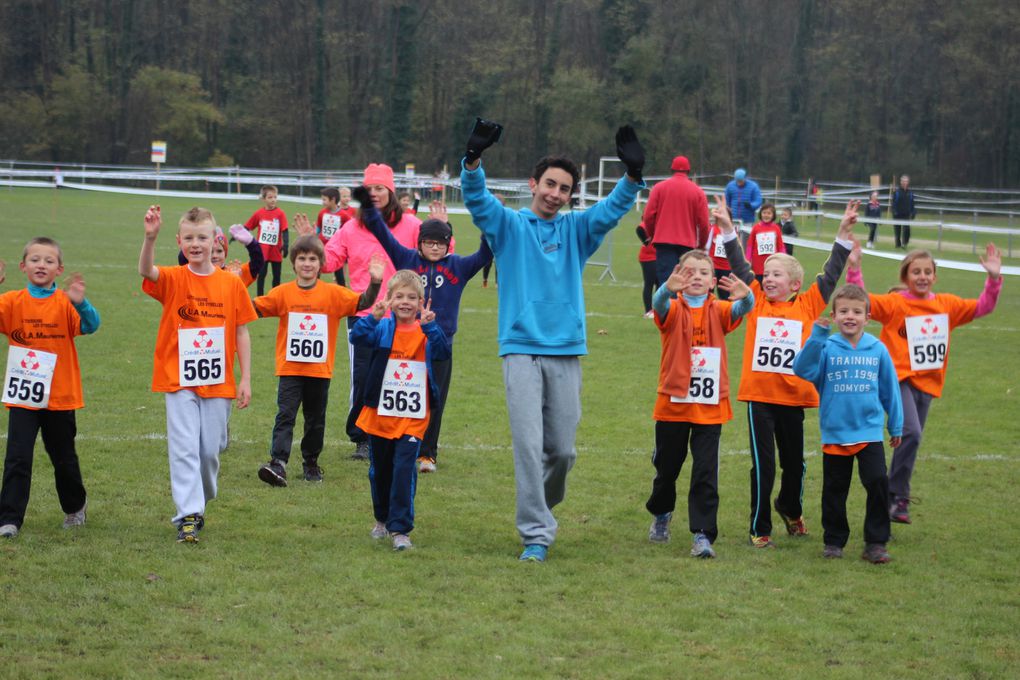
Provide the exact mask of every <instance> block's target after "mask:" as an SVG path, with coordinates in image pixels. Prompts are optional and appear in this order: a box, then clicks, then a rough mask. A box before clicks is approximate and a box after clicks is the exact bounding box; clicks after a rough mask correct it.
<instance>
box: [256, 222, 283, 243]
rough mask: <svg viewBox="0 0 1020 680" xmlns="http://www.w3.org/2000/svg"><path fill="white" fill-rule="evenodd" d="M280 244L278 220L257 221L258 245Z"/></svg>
mask: <svg viewBox="0 0 1020 680" xmlns="http://www.w3.org/2000/svg"><path fill="white" fill-rule="evenodd" d="M279 242H280V220H277V219H272V220H259V243H261V244H262V245H264V246H275V245H277V244H278V243H279Z"/></svg>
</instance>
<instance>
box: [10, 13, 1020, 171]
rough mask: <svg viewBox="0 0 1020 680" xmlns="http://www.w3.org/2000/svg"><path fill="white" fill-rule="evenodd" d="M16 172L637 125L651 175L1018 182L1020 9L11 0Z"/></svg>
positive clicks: (514, 154)
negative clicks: (493, 128) (739, 170)
mask: <svg viewBox="0 0 1020 680" xmlns="http://www.w3.org/2000/svg"><path fill="white" fill-rule="evenodd" d="M0 78H2V80H3V82H4V85H5V90H6V91H5V95H4V97H3V98H2V100H0V131H2V134H0V158H10V159H20V160H39V161H45V162H54V163H61V162H63V163H70V162H89V163H148V156H149V145H150V142H151V141H152V140H154V139H165V140H167V141H168V142H169V154H170V156H169V159H168V160H169V162H170V163H171V164H172V165H178V166H195V165H213V166H224V165H232V164H235V163H236V164H240V165H243V166H254V167H275V168H295V167H301V168H360V167H362V166H364V165H365V164H366V163H368V162H380V161H381V162H387V163H390V164H393V165H394V166H396V167H401V168H402V167H403V164H404V163H414V164H415V165H416V169H417V171H418V172H419V173H424V174H429V173H431V172H433V171H434V170H436V169H438V168H440V167H442V166H443V165H444V164H445V165H449V166H451V168H453V167H455V166H456V163H457V161H458V159H459V158H460V156H461V154H462V152H463V143H464V140H465V139H466V134H467V131H468V128H469V126H470V124H471V122H472V121H473V120H474V117H475V116H476V115H480V116H484V117H487V118H490V119H493V120H497V121H499V122H501V123H503V124H504V125H505V126H506V135H505V136H504V141H505V142H506V143H505V144H504V145H501V149H500V153H499V154H493V155H492V157H491V158H488V157H487V161H486V163H487V165H488V167H489V171H490V174H494V175H498V176H524V175H525V174H526V173H527V172H528V171H529V170H530V167H531V164H532V163H533V162H534V160H535V159H536V158H537V157H539V156H541V155H544V154H546V153H549V152H562V153H567V154H569V155H571V156H573V157H574V158H575V159H577V160H579V161H581V162H587V163H589V164H592V163H595V162H597V159H598V156H600V155H602V154H604V153H606V152H607V151H608V150H609V148H610V146H611V140H612V134H613V131H614V130H615V129H616V127H617V126H618V125H619V124H622V123H627V122H629V123H632V124H634V125H635V126H636V127H637V129H638V131H639V134H640V136H641V138H642V140H643V142H644V143H645V146H646V148H647V150H648V154H649V164H648V172H649V174H665V173H666V172H667V168H668V166H669V159H670V158H672V156H673V155H675V154H677V153H684V154H686V155H688V156H689V157H690V158H691V159H692V162H693V164H694V170H695V171H696V172H699V173H702V174H713V173H721V172H731V171H732V169H733V168H735V167H736V166H738V165H743V166H746V167H748V168H749V169H750V170H751V172H752V174H753V175H756V176H760V177H771V176H774V175H780V176H783V177H789V178H794V177H807V176H809V175H813V176H815V177H821V178H826V179H847V180H856V181H862V180H864V179H866V178H867V176H868V175H870V174H872V173H882V174H883V177H884V178H890V177H891V176H892V175H893V174H897V173H901V172H908V173H910V174H911V175H912V176H913V178H914V182H915V184H917V183H922V184H923V183H928V184H948V185H966V186H989V187H1009V186H1016V185H1018V184H1020V4H1018V3H1016V2H1011V1H1009V0H970V1H968V2H945V1H939V0H936V1H932V0H897V1H895V2H887V1H886V0H856V1H851V0H832V1H830V2H816V1H813V0H776V1H771V2H764V1H762V2H758V1H754V0H731V1H729V2H723V3H719V2H699V1H696V0H669V1H652V0H563V1H560V2H547V1H546V0H500V1H499V2H491V1H490V2H469V3H464V2H461V1H459V0H419V1H417V2H406V1H400V0H382V1H380V2H371V3H370V2H363V1H357V0H338V1H327V0H294V1H288V2H264V1H259V0H205V1H201V2H200V1H188V0H144V1H143V0H59V1H58V0H5V1H4V2H2V3H0Z"/></svg>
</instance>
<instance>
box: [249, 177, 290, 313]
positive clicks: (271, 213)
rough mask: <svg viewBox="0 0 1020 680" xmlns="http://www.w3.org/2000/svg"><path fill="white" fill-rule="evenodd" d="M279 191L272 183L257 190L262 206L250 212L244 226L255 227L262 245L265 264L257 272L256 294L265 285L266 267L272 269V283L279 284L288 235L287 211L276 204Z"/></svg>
mask: <svg viewBox="0 0 1020 680" xmlns="http://www.w3.org/2000/svg"><path fill="white" fill-rule="evenodd" d="M279 193H280V192H279V191H277V189H276V187H274V186H273V185H272V184H266V185H265V186H263V187H262V189H261V190H259V198H260V199H261V200H262V207H261V208H259V209H258V210H256V211H255V212H254V213H252V216H251V217H249V218H248V221H247V222H245V223H244V226H245V228H246V229H248V230H249V231H251V230H253V229H257V230H258V231H257V232H256V235H255V240H256V241H258V243H259V244H260V245H261V246H262V255H263V259H264V260H265V262H266V266H264V267H263V268H262V271H260V272H259V279H258V281H259V283H258V287H257V290H258V294H259V295H262V293H263V292H264V291H265V287H266V271H267V267H272V269H273V285H272V288H276V287H277V286H279V285H280V271H281V269H282V267H283V264H282V263H283V258H285V257H287V252H288V242H289V238H290V237H289V236H288V235H287V213H285V212H283V210H282V209H281V208H279V207H278V206H277V205H276V201H277V200H278V198H279Z"/></svg>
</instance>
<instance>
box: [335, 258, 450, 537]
mask: <svg viewBox="0 0 1020 680" xmlns="http://www.w3.org/2000/svg"><path fill="white" fill-rule="evenodd" d="M387 310H389V311H390V312H391V316H388V317H387V316H384V315H385V314H386V311H387ZM419 314H420V315H421V320H420V321H419V320H418V318H417V317H418V315H419ZM435 319H436V315H435V312H433V311H432V309H431V306H430V305H428V304H426V303H425V302H424V287H423V286H422V282H421V279H420V278H419V277H418V275H417V274H416V273H414V272H412V271H410V270H407V269H401V270H400V271H398V272H396V273H394V274H393V276H392V277H390V280H389V282H388V283H387V290H386V299H385V300H379V301H377V302H376V303H375V305H374V306H373V307H372V313H371V314H369V315H368V316H363V317H361V318H360V319H358V322H357V323H356V324H354V328H352V329H351V335H350V339H351V343H352V344H354V345H357V346H361V347H366V348H369V349H371V350H372V354H371V359H370V361H369V366H368V371H367V375H366V376H365V382H364V390H363V393H362V395H361V398H362V402H363V403H364V406H363V407H362V409H361V414H360V415H359V416H358V420H357V425H358V427H359V428H361V429H362V430H363V431H364V432H365V433H367V434H368V435H369V460H370V464H369V468H368V479H369V482H370V483H371V489H372V510H373V513H374V515H375V526H374V527H372V531H371V536H372V538H376V539H381V538H384V537H386V535H387V534H389V535H391V536H392V538H393V549H394V550H406V549H408V548H411V547H412V545H411V539H410V537H409V535H408V534H410V533H411V530H412V529H413V528H414V491H415V487H416V486H417V483H416V482H417V479H418V470H417V469H416V468H415V466H414V463H415V461H416V460H417V458H418V453H419V451H420V450H421V439H422V437H424V436H425V431H426V430H427V429H428V424H429V418H430V417H431V412H432V409H433V408H434V406H435V404H436V402H437V401H438V399H439V389H438V387H437V385H436V382H435V380H434V379H433V377H432V361H433V360H444V359H448V358H449V357H450V344H449V342H448V341H447V339H446V336H445V335H444V334H443V329H442V328H440V327H439V324H437V323H436V322H435Z"/></svg>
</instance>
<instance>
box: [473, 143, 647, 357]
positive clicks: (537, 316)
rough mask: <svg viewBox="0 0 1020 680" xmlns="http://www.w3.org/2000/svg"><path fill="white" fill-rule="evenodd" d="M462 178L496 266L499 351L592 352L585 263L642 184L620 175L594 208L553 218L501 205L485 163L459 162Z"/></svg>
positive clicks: (628, 205)
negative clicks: (586, 314)
mask: <svg viewBox="0 0 1020 680" xmlns="http://www.w3.org/2000/svg"><path fill="white" fill-rule="evenodd" d="M460 184H461V190H462V191H463V192H464V205H465V206H466V207H467V209H468V211H469V212H470V213H471V219H472V220H474V223H475V225H476V226H477V227H478V228H479V229H481V230H482V234H484V235H485V238H486V240H487V241H488V242H489V247H491V248H492V252H493V253H495V257H496V266H497V267H498V269H499V288H498V289H497V290H498V291H499V332H498V339H499V355H500V356H506V355H507V354H538V355H550V356H579V355H582V354H587V353H588V347H587V342H586V337H587V331H586V323H585V318H584V287H583V285H582V283H583V282H582V274H583V272H584V265H585V263H586V262H587V261H588V258H590V257H591V256H592V255H593V254H594V253H595V251H596V250H598V248H599V245H601V244H602V239H603V238H605V235H606V234H607V233H608V232H609V230H610V229H612V228H613V227H615V226H616V225H617V224H619V222H620V218H621V217H623V216H624V215H626V214H627V211H628V210H630V208H631V206H632V205H634V199H635V198H636V197H637V193H638V191H639V190H641V189H643V188H644V187H645V183H644V182H642V183H641V184H635V183H634V182H632V181H630V180H629V179H627V178H626V177H623V178H621V179H620V181H619V182H618V183H617V185H616V187H615V188H614V189H613V191H612V193H610V194H609V196H607V197H606V198H604V199H602V200H601V201H599V202H598V203H596V204H595V205H593V206H592V207H591V208H588V209H587V210H584V211H572V212H568V213H559V214H557V215H556V216H555V217H554V218H553V219H551V220H543V219H542V218H540V217H539V216H538V215H536V214H535V213H533V212H532V211H531V210H530V209H528V208H524V209H521V210H511V209H510V208H504V207H503V205H502V204H500V202H499V200H498V199H497V198H496V197H495V196H493V195H492V194H491V193H490V192H489V191H488V190H487V189H486V188H485V172H484V171H483V170H482V166H481V165H479V166H478V167H477V168H476V169H474V170H467V169H466V168H464V167H463V161H461V173H460Z"/></svg>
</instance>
